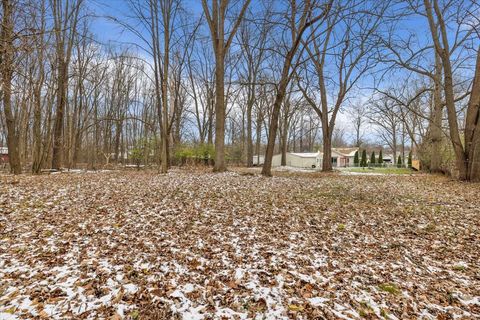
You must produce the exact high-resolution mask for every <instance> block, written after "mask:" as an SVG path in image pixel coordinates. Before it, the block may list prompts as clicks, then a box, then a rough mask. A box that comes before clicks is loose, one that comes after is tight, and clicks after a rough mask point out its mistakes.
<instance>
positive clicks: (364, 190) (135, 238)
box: [0, 170, 480, 319]
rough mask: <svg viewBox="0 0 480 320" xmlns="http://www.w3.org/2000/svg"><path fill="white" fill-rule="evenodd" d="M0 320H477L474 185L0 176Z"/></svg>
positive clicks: (419, 179)
mask: <svg viewBox="0 0 480 320" xmlns="http://www.w3.org/2000/svg"><path fill="white" fill-rule="evenodd" d="M0 181H1V182H0V319H27V318H45V319H47V318H48V319H50V318H51V319H69V318H71V319H83V318H87V319H98V318H105V319H121V318H130V319H357V318H362V317H363V318H367V319H378V318H386V319H478V318H480V257H479V256H480V235H479V230H480V186H479V185H478V184H477V185H475V184H465V183H459V182H455V181H450V180H448V179H446V178H441V177H435V176H426V175H413V176H345V175H339V174H330V175H321V174H313V173H294V174H292V173H279V176H277V177H274V178H263V177H260V176H258V175H256V174H255V175H251V174H245V173H242V172H227V173H224V174H212V173H208V172H200V171H193V172H192V171H182V170H173V171H172V172H171V173H169V174H168V175H158V174H154V173H141V172H140V173H138V172H102V173H70V174H66V173H62V174H53V175H45V176H22V177H20V178H15V179H14V178H12V177H11V176H3V177H0Z"/></svg>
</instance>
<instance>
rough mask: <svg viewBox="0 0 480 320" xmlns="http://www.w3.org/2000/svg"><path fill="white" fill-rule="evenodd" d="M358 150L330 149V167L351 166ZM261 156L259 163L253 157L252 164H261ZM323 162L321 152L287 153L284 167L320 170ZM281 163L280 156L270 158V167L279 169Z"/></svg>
mask: <svg viewBox="0 0 480 320" xmlns="http://www.w3.org/2000/svg"><path fill="white" fill-rule="evenodd" d="M356 151H358V148H332V166H333V167H334V168H339V167H349V166H353V159H354V157H355V152H356ZM263 160H264V159H263V156H261V157H260V161H259V162H260V163H258V164H257V161H256V159H255V157H254V163H255V164H257V165H259V164H260V165H261V164H263ZM322 162H323V153H322V152H320V151H319V152H301V153H297V152H287V158H286V165H287V166H289V167H295V168H305V169H321V168H322ZM281 163H282V155H281V154H276V155H274V156H273V158H272V167H279V166H281Z"/></svg>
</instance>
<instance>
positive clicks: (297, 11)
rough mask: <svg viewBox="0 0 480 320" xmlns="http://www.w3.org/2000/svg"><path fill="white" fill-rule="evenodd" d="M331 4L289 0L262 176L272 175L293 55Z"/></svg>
mask: <svg viewBox="0 0 480 320" xmlns="http://www.w3.org/2000/svg"><path fill="white" fill-rule="evenodd" d="M331 6H332V1H328V2H326V3H320V2H319V1H314V0H312V1H310V0H305V1H303V4H302V5H299V4H298V3H297V1H296V0H290V1H289V6H288V8H286V10H287V11H286V12H290V15H289V21H288V23H287V26H286V28H287V30H288V33H290V36H291V38H290V39H289V44H288V45H287V47H286V54H285V56H284V60H283V67H282V71H281V75H280V78H279V82H278V85H277V93H276V97H275V101H274V103H273V110H272V116H271V120H270V126H269V130H268V131H269V133H268V143H267V150H266V152H265V162H264V164H263V168H262V174H263V175H264V176H271V175H272V172H271V170H272V158H273V150H274V147H275V140H276V134H277V130H278V118H279V116H280V108H281V105H282V103H283V99H284V97H285V93H286V90H287V87H288V84H289V83H290V80H291V78H292V74H293V72H294V71H295V68H296V67H297V66H298V63H294V58H295V55H296V53H297V50H298V48H299V47H300V45H301V42H302V40H303V36H304V33H305V31H306V30H307V29H308V28H310V27H311V26H313V25H315V24H316V23H318V22H319V21H320V20H322V19H325V17H327V16H328V14H329V12H330V9H331ZM317 10H320V13H318V14H317V15H315V12H316V11H317Z"/></svg>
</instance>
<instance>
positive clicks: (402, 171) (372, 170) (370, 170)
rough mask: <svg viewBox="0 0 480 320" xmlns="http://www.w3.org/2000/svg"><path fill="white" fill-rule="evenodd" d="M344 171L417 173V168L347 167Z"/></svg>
mask: <svg viewBox="0 0 480 320" xmlns="http://www.w3.org/2000/svg"><path fill="white" fill-rule="evenodd" d="M343 171H346V172H357V173H379V174H413V173H416V171H415V170H412V169H409V168H396V167H385V168H347V169H344V170H343Z"/></svg>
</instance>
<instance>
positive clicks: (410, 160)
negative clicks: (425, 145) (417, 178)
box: [408, 151, 412, 168]
mask: <svg viewBox="0 0 480 320" xmlns="http://www.w3.org/2000/svg"><path fill="white" fill-rule="evenodd" d="M408 167H409V168H411V167H412V151H410V152H409V153H408Z"/></svg>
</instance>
